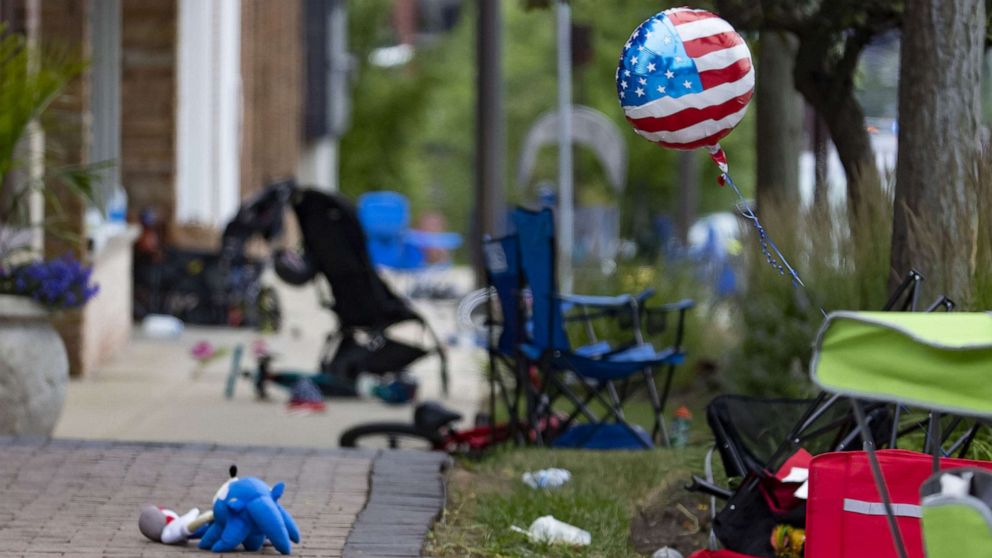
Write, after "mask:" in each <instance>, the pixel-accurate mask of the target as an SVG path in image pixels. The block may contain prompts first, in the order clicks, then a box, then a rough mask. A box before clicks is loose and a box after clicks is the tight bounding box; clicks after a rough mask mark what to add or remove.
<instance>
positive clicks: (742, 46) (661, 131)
mask: <svg viewBox="0 0 992 558" xmlns="http://www.w3.org/2000/svg"><path fill="white" fill-rule="evenodd" d="M616 78H617V95H618V96H619V97H620V105H621V106H622V107H623V111H624V114H625V115H626V117H627V120H628V121H629V122H630V124H631V125H632V126H633V127H634V130H635V131H636V132H637V133H638V134H640V135H641V136H643V137H644V138H647V139H649V140H651V141H653V142H655V143H657V144H658V145H661V146H663V147H668V148H673V149H696V148H698V147H706V148H708V149H709V151H710V155H711V156H712V157H713V159H714V160H715V161H716V162H717V163H718V164H719V165H720V167H721V169H722V170H723V171H724V172H726V158H725V156H724V154H723V151H722V150H720V148H719V141H720V139H721V138H723V137H724V136H726V135H727V134H729V133H730V131H731V130H732V129H733V128H734V126H736V125H737V124H738V123H739V122H740V121H741V119H742V118H744V113H745V112H747V106H748V103H749V102H750V101H751V95H752V94H753V93H754V69H753V68H752V67H751V52H750V51H749V50H748V48H747V43H745V42H744V39H743V38H741V36H740V35H739V34H737V32H736V31H734V28H733V27H731V26H730V24H729V23H727V22H726V21H724V20H722V19H720V18H719V17H717V16H716V15H714V14H712V13H710V12H707V11H704V10H692V9H689V8H673V9H670V10H665V11H663V12H661V13H658V14H655V15H654V16H652V17H650V18H648V19H647V20H646V21H645V22H644V23H642V24H641V25H640V26H639V27H638V28H637V29H635V30H634V32H633V34H631V36H630V39H628V40H627V43H626V44H624V47H623V51H622V52H621V53H620V65H619V66H618V67H617V73H616Z"/></svg>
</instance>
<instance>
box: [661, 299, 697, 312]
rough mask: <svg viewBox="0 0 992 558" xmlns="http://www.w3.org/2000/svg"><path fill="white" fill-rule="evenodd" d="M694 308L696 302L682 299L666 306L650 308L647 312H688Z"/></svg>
mask: <svg viewBox="0 0 992 558" xmlns="http://www.w3.org/2000/svg"><path fill="white" fill-rule="evenodd" d="M695 306H696V301H695V300H692V299H691V298H684V299H682V300H679V301H678V302H669V303H667V304H660V305H658V306H652V307H651V308H649V310H653V311H659V310H660V311H662V312H677V311H679V310H689V309H690V308H693V307H695Z"/></svg>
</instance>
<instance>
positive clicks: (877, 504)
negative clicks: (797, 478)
mask: <svg viewBox="0 0 992 558" xmlns="http://www.w3.org/2000/svg"><path fill="white" fill-rule="evenodd" d="M876 454H877V455H878V461H879V464H880V465H881V468H882V475H883V476H884V477H885V484H886V486H887V487H888V489H889V495H890V497H891V500H892V503H893V505H894V507H895V508H896V510H895V511H896V516H897V518H896V521H897V523H898V525H899V530H900V532H901V533H902V538H903V541H904V542H905V544H906V552H907V553H908V555H909V558H924V556H925V554H924V550H923V534H922V532H921V529H920V519H919V518H920V512H921V509H920V485H922V484H923V482H924V481H925V480H927V479H928V478H929V477H930V475H931V473H932V463H933V462H932V457H931V456H929V455H927V454H924V453H918V452H915V451H907V450H898V449H894V450H879V451H877V452H876ZM955 467H982V468H985V469H992V462H988V461H973V460H968V459H955V458H944V459H941V460H940V468H941V469H951V468H955ZM809 482H810V484H809V500H808V501H807V503H806V558H867V557H871V558H896V557H897V556H898V555H897V552H896V547H895V542H894V541H893V540H892V535H891V533H890V532H889V526H888V522H887V521H888V520H887V519H886V516H885V506H884V505H883V504H882V497H881V496H880V495H879V493H878V488H877V487H876V486H875V479H874V477H873V476H872V473H871V465H870V464H869V462H868V454H867V453H865V452H863V451H846V452H837V453H824V454H821V455H817V456H816V457H814V458H813V460H812V462H811V463H810V470H809Z"/></svg>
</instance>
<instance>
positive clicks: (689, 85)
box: [682, 80, 692, 89]
mask: <svg viewBox="0 0 992 558" xmlns="http://www.w3.org/2000/svg"><path fill="white" fill-rule="evenodd" d="M682 85H684V86H685V88H686V89H689V88H690V87H692V83H690V82H689V80H685V81H683V82H682Z"/></svg>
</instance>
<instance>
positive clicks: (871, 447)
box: [851, 399, 908, 558]
mask: <svg viewBox="0 0 992 558" xmlns="http://www.w3.org/2000/svg"><path fill="white" fill-rule="evenodd" d="M851 406H852V407H853V408H854V419H855V420H856V421H857V422H858V429H859V430H861V436H862V439H863V440H864V444H865V451H866V452H867V453H868V462H869V464H871V473H872V476H874V477H875V487H876V488H878V493H879V495H880V496H881V497H882V504H883V505H884V506H885V517H886V519H888V522H889V532H890V533H891V534H892V542H893V543H894V544H895V545H896V552H898V553H899V558H908V555H907V553H906V545H905V543H903V539H902V533H901V532H900V531H899V524H898V523H897V522H896V516H895V512H894V511H893V510H892V498H891V497H890V496H889V487H888V486H886V484H885V476H884V475H883V474H882V466H881V465H879V463H878V456H877V455H875V439H874V437H873V436H872V433H871V428H869V427H868V421H866V420H865V412H864V409H862V408H861V402H860V401H858V400H857V399H852V400H851Z"/></svg>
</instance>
